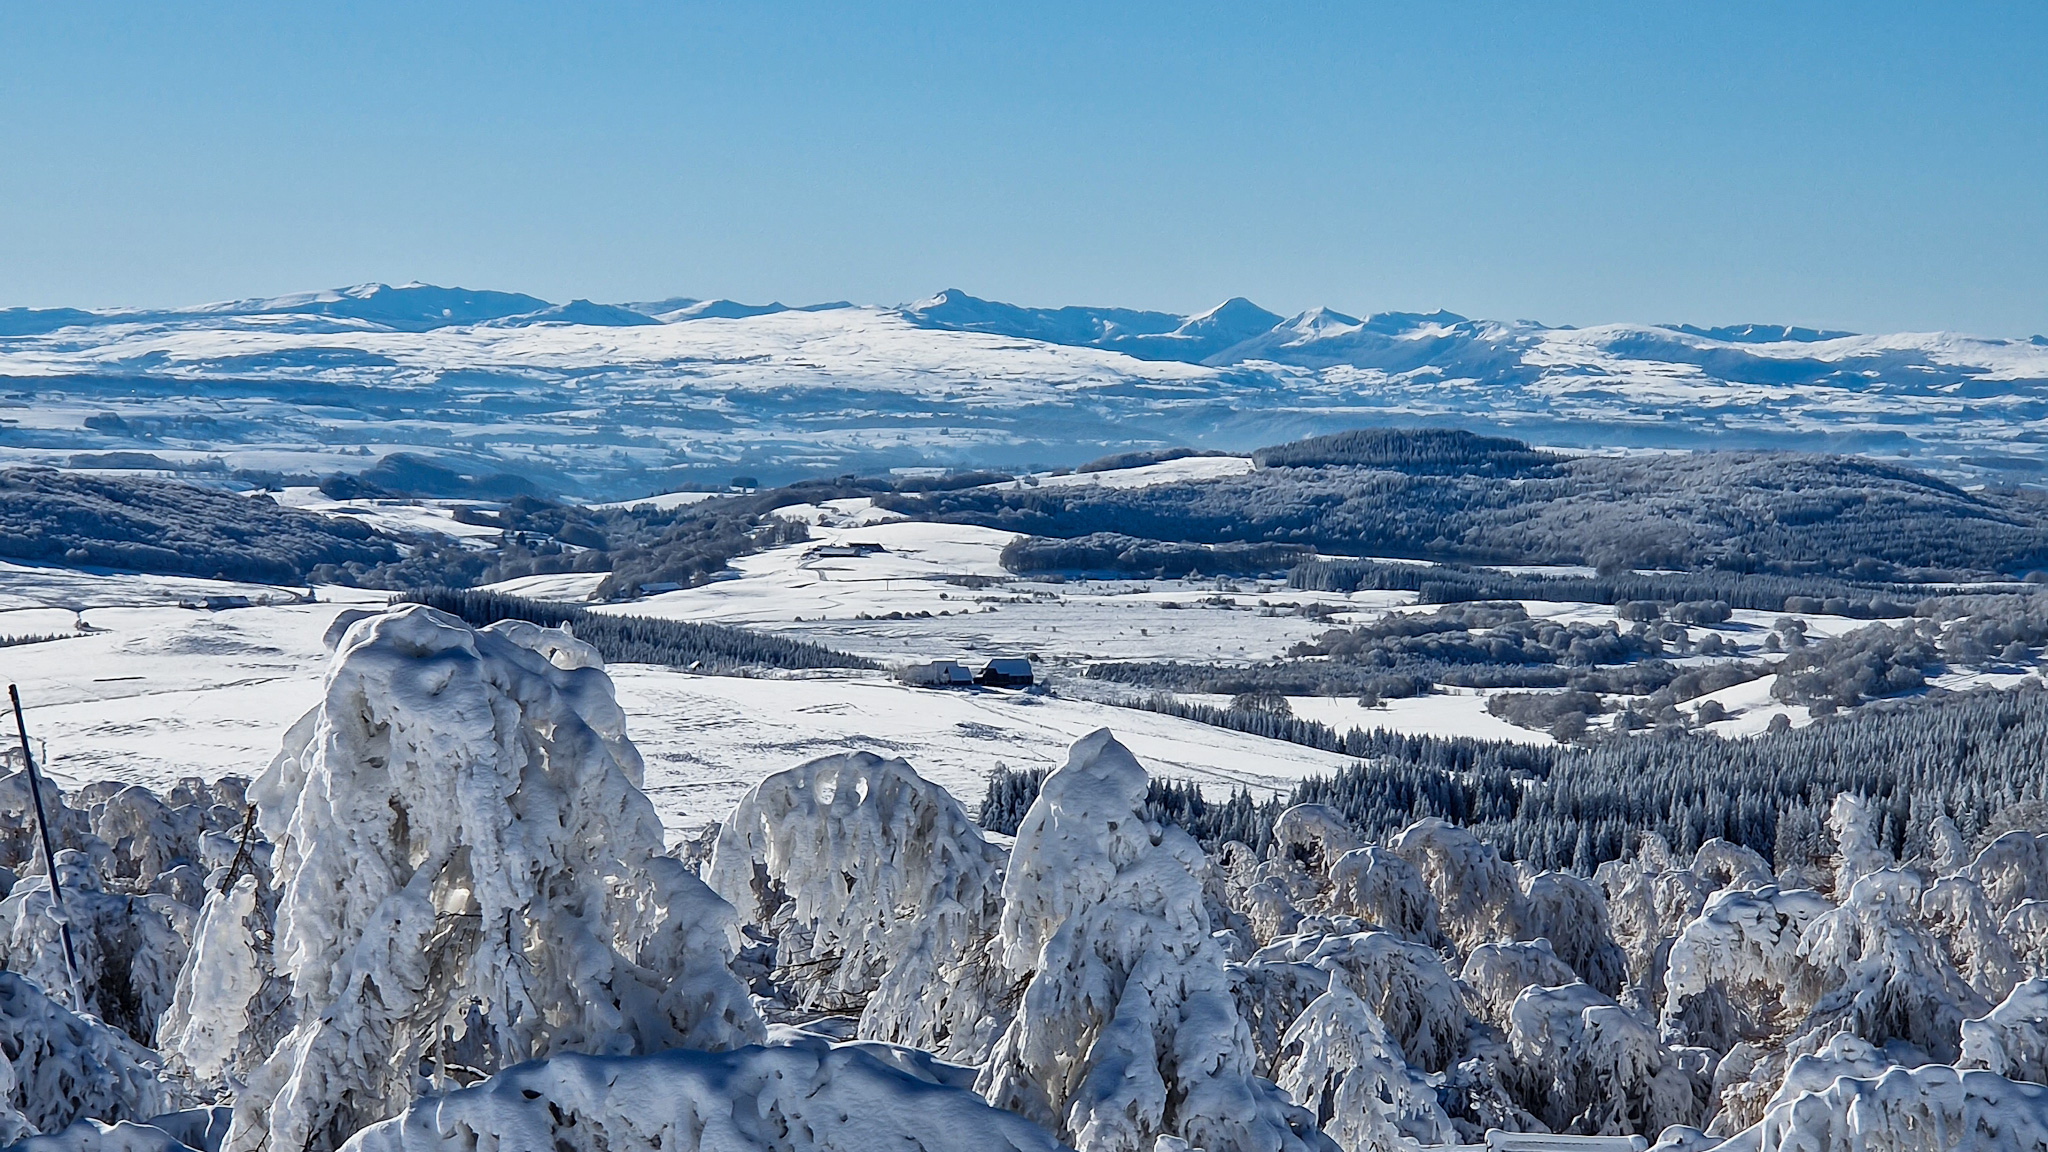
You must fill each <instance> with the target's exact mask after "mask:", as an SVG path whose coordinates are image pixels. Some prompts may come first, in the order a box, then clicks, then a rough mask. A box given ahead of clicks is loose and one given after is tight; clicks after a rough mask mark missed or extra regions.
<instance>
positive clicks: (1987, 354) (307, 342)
mask: <svg viewBox="0 0 2048 1152" xmlns="http://www.w3.org/2000/svg"><path fill="white" fill-rule="evenodd" d="M0 380H4V382H5V385H6V388H5V391H6V393H7V395H6V396H5V397H4V398H0V405H4V406H5V407H6V408H7V409H8V410H7V411H6V412H5V413H4V414H0V415H4V416H5V417H6V418H7V422H6V423H5V424H4V425H0V461H22V460H34V461H38V462H42V463H53V464H59V465H63V464H67V463H70V462H71V457H73V456H76V455H86V454H95V453H107V452H120V451H126V452H131V453H132V452H147V453H150V454H152V455H153V456H154V457H155V458H156V459H157V460H158V461H160V462H162V463H163V465H164V466H167V467H177V466H180V465H181V464H182V465H187V466H189V465H192V464H194V463H197V462H200V461H203V460H205V459H207V458H208V457H214V456H218V457H221V458H222V459H223V460H224V461H225V462H226V463H227V464H228V465H229V466H230V467H241V468H248V469H256V470H269V471H272V472H278V473H284V474H295V475H308V474H326V473H331V472H335V471H358V470H361V469H363V468H365V467H368V466H369V465H371V464H373V463H374V462H375V459H376V458H377V457H380V456H382V455H385V454H388V453H390V452H393V451H402V450H404V451H415V452H425V453H428V454H431V455H437V456H441V457H444V458H446V459H447V460H448V463H449V466H451V467H456V468H458V469H459V470H462V471H465V472H478V473H487V472H493V471H519V472H521V473H524V474H527V475H530V476H532V477H534V479H535V482H536V483H537V484H540V485H542V486H544V487H548V488H552V489H554V490H556V491H560V492H564V493H568V494H572V495H578V496H585V497H591V498H626V497H633V496H637V495H644V494H646V493H648V492H653V491H660V490H663V489H664V488H671V487H675V486H677V484H678V483H679V482H682V481H688V480H716V481H717V482H720V483H722V482H723V481H724V480H725V479H726V478H727V477H729V476H731V475H733V474H734V473H735V472H746V473H749V474H753V475H757V476H762V477H763V478H766V479H768V480H770V481H771V482H773V481H775V480H778V479H789V478H793V477H796V476H802V475H816V474H818V473H820V472H824V471H834V470H838V471H843V470H865V469H882V468H890V467H912V466H932V465H940V466H957V465H980V466H999V467H1030V466H1038V467H1049V466H1058V465H1071V464H1075V463H1078V462H1080V461H1082V460H1086V459H1089V458H1092V457H1094V456H1098V455H1102V454H1104V453H1105V452H1108V451H1118V450H1129V449H1138V448H1146V447H1161V446H1167V445H1173V444H1191V445H1196V446H1199V447H1205V448H1217V449H1225V450H1230V451H1238V452H1242V451H1247V450H1249V449H1252V448H1255V447H1258V446H1260V445H1263V444H1269V443H1274V442H1277V441H1281V440H1286V439H1291V438H1295V437H1298V436H1305V435H1314V434H1320V433H1326V432H1331V431H1335V430H1338V429H1342V428H1349V427H1360V426H1371V425H1390V424H1402V425H1414V424H1434V425H1458V426H1464V427H1471V428H1476V429H1482V430H1495V429H1497V430H1503V431H1509V432H1513V433H1515V434H1516V435H1518V436H1520V437H1522V438H1524V439H1528V440H1530V441H1532V442H1535V443H1540V444H1549V445H1556V446H1560V447H1583V448H1598V449H1613V448H1650V449H1663V448H1691V447H1777V448H1812V449H1822V448H1825V449H1828V450H1832V451H1850V452H1863V453H1870V454H1879V455H1887V456H1890V455H1897V456H1904V457H1908V458H1910V459H1912V460H1914V461H1915V462H1916V463H1919V464H1920V465H1921V466H1924V467H1932V468H1934V469H1935V470H1937V471H1940V472H1943V473H1945V474H1947V475H1949V476H1951V477H1952V478H1957V477H1959V478H1963V479H1966V480H1967V479H1972V478H1975V479H1989V480H1996V481H2030V480H2032V479H2034V478H2035V477H2036V476H2037V475H2038V474H2039V472H2040V470H2041V469H2042V468H2043V467H2044V466H2048V451H2044V450H2043V449H2042V447H2041V444H2042V442H2043V435H2042V434H2043V433H2044V432H2048V427H2044V421H2048V341H2042V340H2040V339H2038V338H2037V339H2035V340H2031V341H2028V340H2011V339H1995V338H1987V337H1976V336H1967V335H1959V334H1954V333H1908V334H1895V335H1851V334H1845V333H1839V332H1824V331H1815V330H1810V329H1800V328H1788V327H1784V326H1770V325H1762V324H1746V325H1738V326H1733V327H1721V328H1711V327H1697V326H1689V325H1677V326H1650V325H1637V324H1612V325H1601V326H1597V327H1590V328H1553V327H1548V326H1545V325H1542V324H1538V323H1535V322H1531V321H1513V322H1501V321H1491V320H1476V319H1469V318H1466V317H1462V316H1459V315H1456V314H1453V313H1449V312H1441V311H1439V312H1431V313H1404V312H1389V313H1377V314H1373V315H1368V316H1364V317H1357V316H1351V315H1347V314H1344V313H1340V312H1336V311H1332V310H1329V309H1313V310H1310V311H1308V312H1304V313H1301V314H1299V315H1296V316H1292V317H1286V318H1283V317H1280V316H1278V315H1276V314H1274V313H1272V312H1268V311H1266V310H1264V309H1262V308H1259V307H1258V306H1257V305H1255V304H1253V303H1251V302H1250V301H1247V300H1243V299H1233V300H1230V301H1227V302H1225V303H1224V304H1221V305H1219V306H1217V307H1216V308H1213V309H1210V310H1208V311H1206V312H1202V313H1199V314H1196V315H1192V316H1180V315H1176V314H1172V313H1165V312H1148V311H1141V310H1134V309H1119V308H1026V307H1019V306H1015V305H1011V304H1004V303H999V302H994V301H988V300H982V299H979V298H976V297H973V296H970V295H968V294H966V293H964V292H960V291H957V290H948V291H946V292H942V293H940V294H938V295H936V296H933V297H931V298H929V299H926V300H921V301H918V302H915V303H913V304H909V305H905V306H902V307H899V308H881V307H871V306H863V307H854V306H850V305H844V304H833V305H818V306H810V307H796V308H792V307H789V306H786V305H783V304H779V303H775V304H766V305H748V304H739V303H735V302H733V301H728V300H696V299H692V298H680V297H679V298H674V299H671V300H664V301H659V302H651V303H635V304H630V305H608V304H602V303H593V302H590V301H586V300H575V301H571V302H569V303H567V304H553V303H550V302H548V301H545V300H541V299H538V298H536V297H532V296H527V295H523V294H519V293H508V292H489V291H472V290H468V289H459V288H439V287H435V286H432V285H424V284H408V285H403V286H399V287H391V286H387V285H381V284H370V285H362V286H358V287H355V288H347V289H340V290H335V291H326V292H315V293H305V294H301V295H297V296H286V297H274V298H268V299H254V300H240V301H232V302H227V303H219V304H209V305H203V306H199V307H195V308H188V309H181V310H160V311H141V310H105V311H82V310H78V309H62V308H54V309H7V310H0ZM88 421H90V423H88Z"/></svg>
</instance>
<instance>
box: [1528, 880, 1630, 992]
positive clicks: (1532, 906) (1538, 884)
mask: <svg viewBox="0 0 2048 1152" xmlns="http://www.w3.org/2000/svg"><path fill="white" fill-rule="evenodd" d="M1523 894H1524V896H1525V898H1526V904H1525V906H1524V912H1523V919H1522V931H1523V932H1524V933H1526V934H1528V935H1533V936H1542V937H1544V938H1546V939H1548V940H1549V941H1550V947H1551V950H1552V951H1554V952H1555V953H1557V958H1558V959H1560V960H1563V961H1564V962H1565V963H1567V964H1569V965H1571V966H1572V970H1573V971H1575V972H1577V973H1578V974H1579V979H1581V980H1584V981H1585V982H1586V983H1588V984H1591V985H1592V986H1593V987H1595V988H1598V989H1599V990H1600V991H1602V992H1605V993H1607V994H1608V995H1609V996H1612V995H1614V994H1615V993H1616V992H1619V991H1620V990H1621V982H1622V978H1623V977H1625V976H1627V975H1628V957H1627V956H1626V955H1624V954H1623V953H1622V951H1621V949H1620V947H1618V946H1617V945H1616V944H1615V943H1614V938H1613V936H1612V935H1610V934H1609V931H1608V926H1607V902H1606V901H1605V900H1603V899H1601V896H1600V890H1599V889H1597V888H1595V887H1593V885H1592V884H1590V883H1588V882H1587V881H1585V880H1583V879H1581V878H1580V877H1577V876H1574V875H1572V874H1571V873H1569V872H1543V873H1539V874H1538V875H1536V876H1534V877H1532V878H1530V880H1529V883H1528V884H1527V886H1526V887H1525V888H1524V890H1523Z"/></svg>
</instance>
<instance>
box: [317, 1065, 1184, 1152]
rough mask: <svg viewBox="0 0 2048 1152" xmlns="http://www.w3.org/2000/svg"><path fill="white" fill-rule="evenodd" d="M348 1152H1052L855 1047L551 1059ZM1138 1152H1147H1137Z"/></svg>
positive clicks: (360, 1138)
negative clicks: (463, 1151) (465, 1151)
mask: <svg viewBox="0 0 2048 1152" xmlns="http://www.w3.org/2000/svg"><path fill="white" fill-rule="evenodd" d="M344 1147H346V1148H347V1149H349V1150H350V1152H445V1150H447V1149H452V1148H475V1149H504V1150H506V1152H512V1150H514V1149H535V1150H545V1152H868V1150H871V1149H872V1150H874V1152H881V1150H883V1149H902V1150H903V1152H916V1150H920V1149H923V1150H929V1152H940V1150H943V1149H960V1150H962V1152H1060V1143H1059V1141H1057V1140H1055V1139H1054V1138H1053V1137H1052V1136H1051V1135H1050V1134H1049V1133H1047V1132H1046V1131H1045V1130H1043V1129H1041V1128H1039V1127H1038V1126H1037V1125H1034V1124H1032V1123H1031V1122H1030V1121H1028V1120H1026V1119H1024V1118H1023V1117H1021V1116H1015V1115H1012V1114H1011V1113H1008V1112H1004V1111H1001V1110H998V1109H995V1108H991V1107H989V1106H988V1104H986V1103H985V1102H983V1101H982V1099H981V1098H980V1097H978V1096H976V1095H974V1094H973V1093H972V1092H969V1091H965V1090H963V1089H960V1088H956V1087H951V1086H949V1085H946V1084H944V1083H940V1082H938V1081H936V1080H932V1079H926V1078H921V1077H919V1076H918V1075H916V1074H915V1071H914V1066H910V1065H906V1064H899V1063H890V1062H885V1061H883V1060H881V1059H879V1058H877V1056H876V1055H875V1054H874V1053H872V1052H869V1051H866V1050H864V1049H863V1048H861V1047H860V1046H857V1045H838V1046H834V1045H829V1044H826V1043H823V1042H816V1041H813V1042H808V1043H798V1044H789V1045H776V1046H773V1047H767V1048H761V1047H748V1048H740V1049H737V1050H735V1051H730V1052H718V1053H710V1052H696V1051H687V1050H678V1051H670V1052H661V1053H656V1054H652V1055H646V1056H631V1057H601V1056H578V1055H565V1056H557V1057H555V1058H553V1059H551V1060H542V1061H536V1062H534V1063H531V1064H522V1065H519V1066H517V1067H514V1068H508V1069H506V1070H505V1071H502V1072H499V1073H498V1074H496V1075H494V1076H492V1077H491V1078H489V1079H488V1080H485V1081H483V1082H482V1083H479V1084H476V1085H474V1086H472V1087H469V1088H464V1089H462V1090H460V1091H455V1092H450V1093H448V1094H447V1095H445V1096H434V1097H429V1098H426V1099H423V1100H421V1101H419V1102H418V1103H416V1104H414V1105H413V1106H412V1107H411V1108H409V1109H407V1110H406V1111H405V1112H404V1114H403V1115H400V1116H397V1117H394V1118H392V1119H389V1120H386V1121H384V1122H382V1123H379V1124H375V1125H372V1126H370V1127H369V1128H366V1129H364V1130H363V1131H361V1132H359V1133H357V1134H356V1135H355V1136H354V1137H353V1138H352V1139H351V1140H349V1142H348V1143H347V1144H346V1145H345V1146H344ZM1148 1152H1149V1149H1148Z"/></svg>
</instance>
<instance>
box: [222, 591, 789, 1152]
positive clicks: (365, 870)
mask: <svg viewBox="0 0 2048 1152" xmlns="http://www.w3.org/2000/svg"><path fill="white" fill-rule="evenodd" d="M542 632H545V630H539V629H536V630H533V631H532V632H529V633H524V634H522V633H521V632H519V631H518V630H510V629H501V630H495V631H494V630H491V629H484V630H477V629H472V628H470V627H469V626H468V625H466V624H464V623H462V622H461V621H460V620H458V619H456V618H455V617H452V616H449V615H446V614H444V613H441V612H438V611H435V610H433V609H430V608H425V607H420V606H416V605H415V606H406V607H402V608H397V609H394V610H392V611H390V612H386V613H382V614H379V615H376V616H372V617H368V618H366V619H363V620H359V621H357V622H356V623H355V624H354V625H352V626H351V627H350V628H349V629H348V631H347V633H346V634H345V635H344V636H343V637H342V639H341V641H340V644H339V646H338V648H337V650H336V652H335V656H334V662H333V665H332V666H331V667H330V669H329V671H328V674H327V680H326V686H325V688H326V690H325V698H324V700H323V702H322V703H321V705H320V706H319V707H318V708H316V709H315V710H314V711H313V712H312V713H310V714H309V715H308V716H307V717H306V718H305V719H304V720H302V721H301V722H300V723H298V724H296V725H294V726H293V728H292V730H291V732H290V733H289V734H288V735H287V738H286V746H285V748H284V750H283V751H282V752H281V753H280V754H279V756H278V758H277V760H276V761H275V762H274V763H273V764H272V766H271V768H270V770H269V771H268V772H266V773H265V774H264V777H263V778H262V779H261V780H259V781H258V782H257V784H256V785H255V786H254V788H253V789H252V791H253V793H254V798H255V800H256V802H257V803H258V805H259V808H260V821H259V822H260V824H261V827H262V829H263V831H264V835H265V837H266V838H267V839H268V840H269V841H270V842H271V843H272V844H273V845H274V846H275V849H274V853H273V864H272V866H273V868H274V871H275V879H276V885H277V889H278V904H277V913H276V935H275V944H274V963H275V966H276V971H277V972H278V973H279V974H280V975H282V976H284V977H285V978H287V979H289V980H290V981H291V985H292V1000H291V1009H292V1011H293V1013H294V1016H295V1020H296V1025H295V1027H294V1028H293V1030H292V1032H291V1033H290V1034H289V1035H287V1036H286V1037H285V1038H284V1040H283V1042H282V1043H281V1044H280V1045H279V1047H278V1048H277V1050H276V1052H275V1053H273V1054H272V1055H271V1057H270V1058H269V1059H268V1060H267V1061H266V1062H265V1063H264V1064H263V1065H262V1066H261V1067H260V1068H258V1069H257V1070H256V1072H255V1073H254V1074H253V1075H252V1076H251V1078H250V1081H249V1084H248V1085H247V1087H246V1088H245V1089H244V1090H243V1091H242V1092H241V1093H240V1094H239V1095H238V1097H237V1099H236V1102H235V1108H236V1111H235V1117H234V1125H233V1128H232V1129H231V1130H230V1132H229V1135H228V1140H227V1146H228V1147H229V1148H232V1149H236V1150H238V1152H241V1150H249V1149H257V1148H269V1149H275V1150H277V1152H305V1150H308V1149H312V1150H319V1149H324V1148H332V1147H334V1146H336V1145H338V1144H339V1143H340V1142H341V1141H342V1140H343V1139H345V1138H347V1137H348V1135H349V1134H350V1133H352V1132H354V1131H356V1130H357V1129H358V1128H361V1127H363V1126H364V1125H366V1124H369V1123H372V1122H375V1121H377V1120H381V1119H383V1118H385V1117H387V1116H391V1115H395V1114H396V1113H398V1112H400V1111H402V1110H403V1109H404V1108H405V1106H406V1105H407V1103H408V1102H409V1101H411V1100H412V1099H413V1098H415V1096H417V1095H418V1094H419V1093H420V1092H421V1091H423V1090H428V1089H431V1088H433V1087H440V1086H444V1085H452V1084H454V1083H459V1082H462V1081H463V1080H464V1079H466V1078H467V1079H473V1078H474V1077H476V1076H478V1075H482V1074H486V1073H489V1072H491V1071H494V1070H496V1069H497V1068H500V1067H505V1066H509V1065H511V1064H515V1063H518V1062H521V1061H524V1060H528V1059H533V1058H537V1057H546V1056H552V1055H556V1054H559V1053H563V1052H591V1053H603V1054H620V1055H626V1054H636V1053H641V1052H652V1051H660V1050H663V1049H667V1048H672V1047H679V1046H688V1047H696V1048H707V1049H715V1048H726V1047H733V1046H736V1045H739V1044H742V1043H745V1042H748V1041H749V1040H752V1039H756V1038H758V1037H759V1036H760V1035H761V1024H760V1021H759V1018H758V1016H757V1015H756V1014H755V1012H754V1009H753V1007H752V1005H751V1004H750V1002H749V1001H748V999H747V997H746V993H745V990H744V988H743V987H742V986H741V985H740V983H739V982H738V980H737V979H735V978H734V976H733V975H732V972H731V970H730V968H729V967H728V964H729V960H730V957H731V955H732V950H733V949H734V947H735V946H736V943H737V941H736V933H737V925H736V922H735V918H734V914H733V911H732V908H731V906H730V905H728V904H727V903H726V902H725V901H723V900H721V899H719V898H718V896H717V895H716V894H714V893H713V892H711V890H710V889H708V888H706V887H705V886H704V885H703V883H702V882H700V881H699V880H697V878H696V877H694V876H692V875H690V874H689V873H688V872H687V871H686V870H685V869H684V868H683V866H682V864H681V862H680V861H677V860H675V859H673V858H672V857H669V856H666V855H664V854H663V837H662V828H661V823H660V821H659V819H658V818H657V817H656V816H655V812H654V807H653V805H652V804H651V803H650V802H649V801H648V799H647V797H646V796H645V795H644V794H643V793H642V792H641V791H640V789H639V787H638V786H637V784H636V780H637V778H638V776H639V759H638V756H637V754H635V753H633V752H632V751H631V745H630V743H628V742H626V741H625V739H624V734H623V727H622V725H620V724H619V723H618V717H617V715H616V709H617V705H616V704H615V703H612V702H611V688H610V683H609V681H608V680H607V679H606V678H605V675H604V673H603V671H602V670H601V669H598V668H595V667H591V666H589V664H588V663H587V659H586V658H584V656H583V654H581V653H580V652H579V651H578V650H577V649H576V648H575V647H574V646H573V645H570V644H567V643H566V640H567V638H566V637H565V638H563V640H562V641H561V642H552V641H550V639H549V638H548V637H545V636H541V635H537V634H538V633H542ZM522 641H523V642H522ZM548 651H553V652H555V653H557V654H558V655H559V654H562V653H567V657H566V658H565V659H564V665H566V666H559V665H557V664H555V663H552V662H550V659H549V658H548V655H546V654H545V653H546V652H548ZM235 999H236V997H234V996H227V997H223V999H222V1003H224V1004H226V1005H228V1006H229V1007H232V1004H233V1002H234V1000H235ZM243 1011H244V1012H246V1007H245V1008H244V1009H243ZM247 1026H248V1023H247V1021H246V1016H244V1018H243V1019H241V1020H234V1019H231V1020H229V1021H225V1022H210V1023H209V1024H208V1027H209V1028H218V1029H220V1030H222V1031H231V1030H233V1029H234V1028H236V1027H247Z"/></svg>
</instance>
